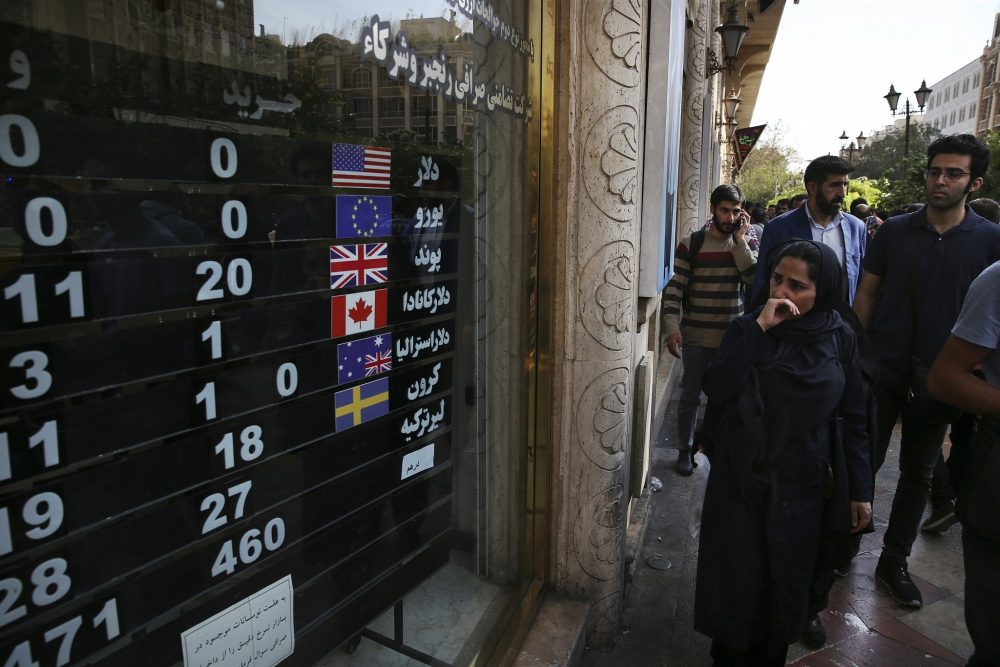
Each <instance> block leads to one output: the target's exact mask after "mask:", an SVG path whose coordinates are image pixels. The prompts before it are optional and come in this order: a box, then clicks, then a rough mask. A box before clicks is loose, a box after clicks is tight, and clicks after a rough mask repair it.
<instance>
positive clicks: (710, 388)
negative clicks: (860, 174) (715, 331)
mask: <svg viewBox="0 0 1000 667" xmlns="http://www.w3.org/2000/svg"><path fill="white" fill-rule="evenodd" d="M768 275H769V276H770V281H771V282H770V289H769V294H767V296H768V298H767V301H766V302H764V303H760V301H763V298H764V294H765V293H762V296H761V297H760V298H759V300H758V303H757V304H756V307H755V308H754V307H751V310H750V312H749V313H747V314H746V315H743V316H742V317H739V318H737V319H736V320H734V321H733V323H732V325H731V326H730V327H729V330H728V331H727V332H726V336H725V338H724V339H723V341H722V345H721V346H720V347H719V351H718V353H717V354H716V356H715V359H714V361H713V362H712V365H711V367H710V368H709V370H708V372H707V373H706V375H705V382H704V389H705V393H706V394H707V395H708V397H709V411H708V414H707V415H706V420H705V421H706V426H707V427H708V429H709V432H708V433H709V442H710V443H711V444H710V450H709V452H708V453H709V458H710V460H711V463H712V468H711V473H710V475H709V479H708V488H707V490H706V493H705V506H704V511H703V513H702V526H701V545H700V549H699V555H698V580H697V591H696V594H695V610H694V625H695V629H696V630H698V631H699V632H702V633H704V634H706V635H708V636H709V637H711V638H712V639H713V641H712V657H713V658H714V660H715V662H714V664H715V665H716V666H717V667H722V666H724V665H726V666H728V665H784V664H785V656H786V654H787V651H788V645H789V644H791V643H793V642H795V641H797V640H798V639H799V636H800V635H801V633H802V629H803V627H804V625H805V619H806V608H807V604H808V600H809V588H810V582H811V580H812V577H813V569H814V566H815V565H816V562H817V552H818V549H819V544H820V539H821V537H822V536H824V535H826V536H829V535H830V534H831V532H837V533H839V534H841V535H843V536H845V537H846V536H847V534H848V533H849V532H857V531H859V530H861V529H863V528H864V527H865V526H867V525H868V522H869V519H870V517H871V502H870V500H871V497H872V490H873V484H874V482H873V479H872V474H871V464H870V454H869V446H868V439H867V435H866V405H865V399H864V395H865V394H864V392H863V390H862V385H861V382H862V380H861V372H860V367H859V361H858V354H857V345H856V342H855V335H854V332H853V331H852V329H851V327H850V326H849V325H848V324H847V323H846V322H845V321H844V319H843V318H842V317H841V314H840V312H838V311H839V310H840V311H842V310H843V309H844V308H845V306H844V303H843V299H844V294H845V289H844V278H843V271H842V269H841V266H840V262H838V261H837V257H836V255H835V254H834V252H833V250H831V249H830V248H829V247H828V246H826V245H824V244H822V243H817V242H814V241H799V240H793V241H790V242H788V243H786V244H784V245H781V246H778V247H777V248H775V249H774V250H773V251H772V253H771V261H770V262H769V267H768ZM827 541H828V540H827ZM848 541H849V540H848Z"/></svg>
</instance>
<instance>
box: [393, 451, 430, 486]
mask: <svg viewBox="0 0 1000 667" xmlns="http://www.w3.org/2000/svg"><path fill="white" fill-rule="evenodd" d="M433 467H434V443H433V442H432V443H431V444H429V445H427V446H426V447H421V448H420V449H418V450H417V451H415V452H410V453H409V454H407V455H406V456H404V457H403V470H402V472H401V473H400V477H399V479H400V480H404V479H406V478H407V477H412V476H413V475H416V474H417V473H420V472H423V471H425V470H429V469H430V468H433Z"/></svg>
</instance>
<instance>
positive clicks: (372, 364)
mask: <svg viewBox="0 0 1000 667" xmlns="http://www.w3.org/2000/svg"><path fill="white" fill-rule="evenodd" d="M364 363H365V375H378V374H379V373H385V372H386V371H389V370H392V350H382V351H381V352H378V351H376V352H375V353H374V354H366V355H365V362H364Z"/></svg>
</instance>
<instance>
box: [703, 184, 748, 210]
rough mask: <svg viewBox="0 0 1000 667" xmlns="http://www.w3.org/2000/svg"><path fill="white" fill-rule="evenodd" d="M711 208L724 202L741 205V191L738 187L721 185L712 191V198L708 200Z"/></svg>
mask: <svg viewBox="0 0 1000 667" xmlns="http://www.w3.org/2000/svg"><path fill="white" fill-rule="evenodd" d="M709 201H710V202H711V204H712V206H718V205H719V204H721V203H722V202H724V201H734V202H736V203H737V204H742V203H743V191H742V190H740V189H739V187H737V186H735V185H732V184H730V183H723V184H722V185H720V186H718V187H717V188H715V189H714V190H712V197H711V198H710V200H709Z"/></svg>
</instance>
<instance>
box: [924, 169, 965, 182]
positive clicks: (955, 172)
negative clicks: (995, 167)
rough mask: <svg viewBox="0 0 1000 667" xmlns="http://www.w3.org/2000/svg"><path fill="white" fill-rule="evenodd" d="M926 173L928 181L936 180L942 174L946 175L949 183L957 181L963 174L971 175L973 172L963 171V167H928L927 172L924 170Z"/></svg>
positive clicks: (945, 178)
mask: <svg viewBox="0 0 1000 667" xmlns="http://www.w3.org/2000/svg"><path fill="white" fill-rule="evenodd" d="M924 175H925V176H927V180H928V181H936V180H937V179H939V178H941V177H942V176H944V180H946V181H947V182H949V183H954V182H955V181H957V180H958V179H960V178H962V177H963V176H971V175H972V172H970V171H962V170H961V169H936V168H935V169H928V170H927V171H926V172H924Z"/></svg>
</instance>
